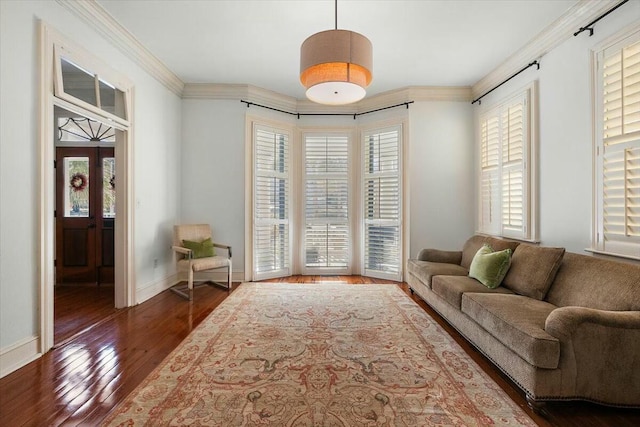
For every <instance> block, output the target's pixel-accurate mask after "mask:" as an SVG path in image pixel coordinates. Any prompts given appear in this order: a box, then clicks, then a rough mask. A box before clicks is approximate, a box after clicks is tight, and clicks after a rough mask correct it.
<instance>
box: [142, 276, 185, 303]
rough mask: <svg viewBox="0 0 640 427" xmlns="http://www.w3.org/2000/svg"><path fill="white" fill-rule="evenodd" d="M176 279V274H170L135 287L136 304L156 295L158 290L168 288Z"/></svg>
mask: <svg viewBox="0 0 640 427" xmlns="http://www.w3.org/2000/svg"><path fill="white" fill-rule="evenodd" d="M177 280H178V276H177V274H172V275H171V276H168V277H165V278H163V279H160V280H157V281H155V282H151V283H148V284H146V285H144V286H143V287H141V288H138V289H136V304H141V303H143V302H145V301H146V300H148V299H150V298H153V297H154V296H156V295H158V294H159V293H160V292H162V291H164V290H167V289H169V288H170V287H172V286H173V285H175V284H176V282H177Z"/></svg>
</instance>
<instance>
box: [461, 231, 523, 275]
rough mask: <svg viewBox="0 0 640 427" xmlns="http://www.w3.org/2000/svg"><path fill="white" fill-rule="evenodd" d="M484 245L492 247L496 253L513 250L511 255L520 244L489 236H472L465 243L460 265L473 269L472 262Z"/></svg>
mask: <svg viewBox="0 0 640 427" xmlns="http://www.w3.org/2000/svg"><path fill="white" fill-rule="evenodd" d="M484 244H487V245H489V246H491V249H493V250H494V251H503V250H505V249H511V253H513V251H515V249H516V248H517V247H518V245H519V242H513V241H510V240H503V239H497V238H495V237H489V236H480V235H475V236H471V237H470V238H469V240H467V241H466V242H465V244H464V247H463V248H462V262H461V263H460V265H462V266H463V267H464V268H466V269H467V270H468V269H469V267H471V261H473V257H474V256H475V255H476V253H477V252H478V249H480V248H481V247H482V245H484Z"/></svg>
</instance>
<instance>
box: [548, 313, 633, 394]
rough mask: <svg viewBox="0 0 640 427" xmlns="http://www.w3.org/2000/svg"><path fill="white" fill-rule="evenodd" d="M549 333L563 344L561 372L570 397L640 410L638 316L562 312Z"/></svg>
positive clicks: (555, 315)
mask: <svg viewBox="0 0 640 427" xmlns="http://www.w3.org/2000/svg"><path fill="white" fill-rule="evenodd" d="M545 330H546V331H547V333H549V334H550V335H552V336H554V337H556V338H558V339H559V340H560V366H559V367H560V368H561V369H562V375H563V378H566V383H567V385H568V386H569V387H570V389H571V391H570V393H571V394H574V395H575V396H580V397H583V398H585V397H586V398H589V399H592V400H597V401H603V402H617V404H622V405H634V406H635V405H640V369H638V366H640V311H605V310H596V309H593V308H586V307H561V308H558V309H556V310H554V311H552V312H551V314H550V315H549V316H548V317H547V320H546V322H545ZM563 381H564V380H563ZM569 384H570V385H569Z"/></svg>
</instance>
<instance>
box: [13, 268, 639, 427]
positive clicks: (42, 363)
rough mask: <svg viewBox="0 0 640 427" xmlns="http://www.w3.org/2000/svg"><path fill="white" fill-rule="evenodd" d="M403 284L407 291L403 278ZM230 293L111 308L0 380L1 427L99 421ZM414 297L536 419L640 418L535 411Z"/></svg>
mask: <svg viewBox="0 0 640 427" xmlns="http://www.w3.org/2000/svg"><path fill="white" fill-rule="evenodd" d="M282 281H287V282H291V283H315V282H322V281H342V282H346V283H351V284H363V283H390V284H393V283H394V282H389V281H384V280H376V279H369V278H363V277H360V276H332V277H321V276H293V277H291V278H287V279H285V280H283V279H277V280H272V281H271V282H282ZM235 286H237V284H236V285H235ZM400 286H401V288H402V289H403V290H404V291H405V292H406V293H407V294H408V295H410V293H409V288H408V287H407V285H406V284H400ZM227 296H228V292H227V291H226V290H224V289H221V288H217V287H210V286H205V287H200V288H198V289H197V290H196V291H195V297H194V301H192V302H189V301H186V300H184V299H182V298H180V297H179V296H177V295H175V294H173V293H172V292H169V291H165V292H162V293H161V294H159V295H157V296H156V297H154V298H152V299H150V300H149V301H146V302H145V303H143V304H140V305H138V306H135V307H131V308H128V309H122V310H118V311H116V312H115V313H112V314H109V315H108V316H107V318H106V320H104V321H102V322H101V323H99V324H98V325H97V326H95V327H93V328H91V329H89V330H87V331H86V332H84V333H82V334H81V335H79V336H76V337H74V338H73V339H71V340H69V341H68V342H67V343H65V344H64V345H62V346H61V347H59V348H56V349H54V350H52V351H50V352H48V353H47V354H45V355H44V356H43V357H41V358H40V359H38V360H36V361H34V362H32V363H30V364H29V365H27V366H25V367H23V368H21V369H19V370H18V371H16V372H14V373H12V374H10V375H7V376H6V377H4V378H2V379H0V426H11V427H13V426H23V425H26V426H49V425H83V426H94V425H97V424H99V423H100V421H101V420H102V419H104V417H105V416H106V415H107V414H108V413H109V411H110V410H111V409H112V408H113V407H114V406H115V405H116V404H118V403H119V402H121V401H122V400H123V399H124V398H125V397H126V396H127V395H128V394H129V393H130V392H131V391H133V389H134V388H135V387H136V386H137V385H138V384H140V382H142V380H143V379H144V378H145V377H146V376H147V375H148V374H149V373H150V372H151V371H152V370H153V369H154V368H155V367H156V366H157V365H158V364H159V363H160V362H161V361H162V360H163V359H164V358H165V357H166V356H167V355H168V354H169V353H170V352H171V351H172V350H173V349H174V348H175V347H176V346H177V345H178V344H179V343H180V342H181V341H182V340H183V339H184V338H185V337H186V336H187V335H188V334H189V333H190V332H191V330H193V328H195V327H196V326H197V325H198V324H200V322H202V320H204V319H205V318H206V317H207V315H209V314H210V313H211V311H213V309H215V308H216V307H217V306H218V305H219V304H220V303H221V302H222V301H224V299H225V298H226V297H227ZM411 297H412V298H413V299H414V300H415V301H417V302H418V304H420V306H421V307H423V308H424V309H425V311H426V312H427V313H429V314H430V315H431V316H432V317H434V318H435V319H436V321H438V323H440V324H441V325H442V326H443V327H444V328H445V329H446V330H447V331H448V332H449V333H450V334H451V335H452V336H453V337H454V338H455V339H456V341H458V342H459V343H460V345H461V346H462V348H463V349H464V350H465V351H466V352H467V353H469V354H470V355H471V357H472V358H473V359H474V360H475V361H476V362H477V363H478V364H479V365H480V366H481V367H482V368H483V370H485V371H486V372H488V374H489V375H490V376H491V377H492V378H493V379H494V380H495V381H496V382H497V383H498V384H499V385H500V386H501V387H502V388H503V389H504V390H505V391H506V392H507V393H508V394H509V395H510V396H511V397H512V398H513V399H514V401H515V402H516V403H517V404H518V405H520V406H521V407H523V408H524V409H525V410H526V411H527V413H529V414H530V415H531V416H532V417H533V418H534V420H535V421H536V422H537V423H538V424H539V425H541V426H563V427H564V426H569V427H572V426H576V427H577V426H616V427H617V426H620V427H625V426H637V425H640V410H636V409H633V410H632V409H616V408H608V407H603V406H598V405H593V404H588V403H558V404H556V403H552V404H549V405H547V410H548V415H547V418H546V419H545V418H542V417H540V416H537V415H535V414H532V413H531V411H530V410H529V409H528V408H527V406H526V402H525V400H524V396H523V394H522V393H521V392H520V390H519V389H517V388H516V387H515V386H514V385H513V384H512V383H511V382H510V381H509V380H508V379H507V378H505V377H504V376H503V375H502V374H501V373H500V372H499V371H498V370H497V369H496V368H494V367H493V365H491V364H490V363H489V362H488V361H487V360H486V359H485V358H484V356H482V355H481V354H480V353H479V352H477V351H476V350H475V349H474V348H473V347H472V346H471V345H469V344H467V343H466V341H464V339H463V338H461V337H460V336H459V334H457V332H455V330H453V329H452V328H451V327H449V326H448V325H447V324H446V322H444V321H443V320H442V319H441V318H440V317H439V316H438V315H437V314H436V313H434V312H433V310H431V309H430V308H428V306H426V304H424V302H422V301H421V300H420V299H419V298H417V297H415V296H411ZM60 309H63V307H60Z"/></svg>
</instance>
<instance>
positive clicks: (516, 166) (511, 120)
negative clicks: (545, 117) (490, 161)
mask: <svg viewBox="0 0 640 427" xmlns="http://www.w3.org/2000/svg"><path fill="white" fill-rule="evenodd" d="M525 108H526V100H525V99H518V100H517V101H515V102H513V103H511V104H508V105H506V106H505V107H504V108H503V111H502V235H503V236H509V237H518V238H526V237H527V235H526V229H525V220H526V218H525V192H526V186H525V164H524V161H525V156H524V155H525V142H526V135H527V132H526V128H525V126H526V119H525V113H526V112H525Z"/></svg>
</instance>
